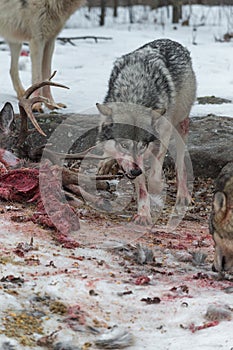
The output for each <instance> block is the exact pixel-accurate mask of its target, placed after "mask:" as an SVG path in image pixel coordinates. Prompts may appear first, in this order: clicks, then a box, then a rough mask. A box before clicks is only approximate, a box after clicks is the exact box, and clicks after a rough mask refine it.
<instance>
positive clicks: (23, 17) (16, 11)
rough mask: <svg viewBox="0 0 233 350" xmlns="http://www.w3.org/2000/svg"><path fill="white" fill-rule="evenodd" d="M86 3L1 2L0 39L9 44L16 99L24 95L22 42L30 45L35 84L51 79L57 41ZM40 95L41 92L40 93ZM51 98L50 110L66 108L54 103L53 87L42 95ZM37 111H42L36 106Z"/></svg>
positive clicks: (50, 0) (66, 0) (54, 0)
mask: <svg viewBox="0 0 233 350" xmlns="http://www.w3.org/2000/svg"><path fill="white" fill-rule="evenodd" d="M83 3H84V1H83V0H38V1H35V0H10V1H6V0H0V36H2V37H4V38H5V39H6V41H7V42H8V44H9V47H10V52H11V66H10V74H11V79H12V83H13V86H14V89H15V91H16V93H17V97H18V98H20V97H22V96H23V94H24V88H23V86H22V83H21V81H20V78H19V71H18V61H19V55H20V51H21V47H22V43H23V42H28V43H29V47H30V56H31V63H32V84H34V83H37V82H40V81H42V80H45V79H48V78H49V77H50V76H51V63H52V56H53V51H54V45H55V39H56V37H57V35H58V33H59V32H60V31H61V30H62V28H63V27H64V25H65V22H66V21H67V20H68V18H69V17H70V16H71V15H72V14H73V13H74V12H75V11H76V10H77V9H78V8H79V7H80V6H81V5H82V4H83ZM38 93H39V92H38ZM40 95H42V96H43V97H45V98H47V99H49V101H50V102H51V104H50V103H49V102H48V104H47V106H48V107H49V108H51V109H53V108H59V107H65V105H63V104H55V103H54V100H53V97H52V95H51V92H50V87H49V86H45V87H43V88H42V91H41V93H40ZM35 110H38V111H40V110H41V105H40V104H37V105H36V106H35Z"/></svg>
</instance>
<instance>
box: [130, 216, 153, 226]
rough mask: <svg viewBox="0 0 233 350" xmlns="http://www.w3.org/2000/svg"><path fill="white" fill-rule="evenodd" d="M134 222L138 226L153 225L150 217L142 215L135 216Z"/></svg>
mask: <svg viewBox="0 0 233 350" xmlns="http://www.w3.org/2000/svg"><path fill="white" fill-rule="evenodd" d="M132 221H133V222H134V223H135V224H137V225H142V226H146V225H151V224H152V219H151V216H150V215H140V214H135V215H134V217H133V219H132Z"/></svg>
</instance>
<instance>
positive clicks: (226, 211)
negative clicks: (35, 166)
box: [210, 163, 233, 272]
mask: <svg viewBox="0 0 233 350" xmlns="http://www.w3.org/2000/svg"><path fill="white" fill-rule="evenodd" d="M210 233H211V234H212V235H213V239H214V242H215V257H214V265H213V270H214V271H228V272H233V163H229V164H227V166H225V167H224V168H223V169H222V171H221V173H220V175H219V177H218V179H217V181H216V192H215V194H214V200H213V208H212V213H211V216H210Z"/></svg>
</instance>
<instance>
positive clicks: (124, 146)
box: [120, 141, 128, 148]
mask: <svg viewBox="0 0 233 350" xmlns="http://www.w3.org/2000/svg"><path fill="white" fill-rule="evenodd" d="M120 145H121V147H122V148H128V143H127V142H124V141H123V142H121V143H120Z"/></svg>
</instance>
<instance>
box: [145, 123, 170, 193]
mask: <svg viewBox="0 0 233 350" xmlns="http://www.w3.org/2000/svg"><path fill="white" fill-rule="evenodd" d="M172 131H173V126H172V124H171V123H170V122H169V121H168V120H167V119H166V118H163V121H162V123H161V124H160V126H159V127H158V132H159V141H160V145H159V150H158V148H157V147H156V145H155V146H154V149H153V148H152V150H151V155H152V157H151V160H150V173H149V176H148V190H149V193H151V194H154V195H157V194H160V193H161V192H162V190H163V181H162V168H163V162H164V158H165V155H166V153H167V149H168V145H169V141H170V138H171V134H172Z"/></svg>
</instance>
